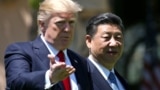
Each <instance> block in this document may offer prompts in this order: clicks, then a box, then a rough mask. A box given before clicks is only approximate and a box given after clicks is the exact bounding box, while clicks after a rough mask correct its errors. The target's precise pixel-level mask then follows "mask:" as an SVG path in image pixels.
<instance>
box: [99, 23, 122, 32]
mask: <svg viewBox="0 0 160 90" xmlns="http://www.w3.org/2000/svg"><path fill="white" fill-rule="evenodd" d="M97 32H112V33H121V34H122V31H121V30H120V28H119V27H118V26H117V25H113V24H101V25H98V26H97Z"/></svg>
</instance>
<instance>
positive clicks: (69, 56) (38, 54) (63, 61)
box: [5, 0, 91, 90]
mask: <svg viewBox="0 0 160 90" xmlns="http://www.w3.org/2000/svg"><path fill="white" fill-rule="evenodd" d="M81 10H82V8H81V6H80V5H79V4H78V3H76V2H74V1H72V0H44V1H43V2H42V3H41V4H40V7H39V12H38V17H37V23H38V29H39V30H38V31H39V33H40V35H39V36H38V37H37V38H36V39H35V40H34V41H29V42H17V43H13V44H11V45H9V46H8V47H7V49H6V52H5V69H6V79H7V89H8V90H91V89H90V80H89V78H88V72H87V64H86V60H85V59H84V58H82V57H81V56H79V55H78V54H76V53H75V52H73V51H72V50H70V49H68V47H69V45H70V44H71V41H72V38H73V34H74V31H75V30H74V27H75V21H76V16H77V13H78V12H80V11H81Z"/></svg>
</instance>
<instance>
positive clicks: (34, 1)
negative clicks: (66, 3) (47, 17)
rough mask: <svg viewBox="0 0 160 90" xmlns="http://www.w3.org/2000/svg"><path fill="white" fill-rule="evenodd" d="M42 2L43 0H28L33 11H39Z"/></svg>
mask: <svg viewBox="0 0 160 90" xmlns="http://www.w3.org/2000/svg"><path fill="white" fill-rule="evenodd" d="M41 1H42V0H28V2H29V5H30V6H31V7H32V8H33V9H38V7H39V3H40V2H41Z"/></svg>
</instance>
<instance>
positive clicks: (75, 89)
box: [41, 35, 78, 90]
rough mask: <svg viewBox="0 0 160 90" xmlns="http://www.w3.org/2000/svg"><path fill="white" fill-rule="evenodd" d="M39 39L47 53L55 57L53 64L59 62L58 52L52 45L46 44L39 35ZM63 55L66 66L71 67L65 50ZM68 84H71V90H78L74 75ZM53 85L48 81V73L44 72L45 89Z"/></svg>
mask: <svg viewBox="0 0 160 90" xmlns="http://www.w3.org/2000/svg"><path fill="white" fill-rule="evenodd" d="M41 39H42V41H43V42H44V44H45V46H46V47H47V49H48V50H49V52H50V53H51V55H53V57H55V62H59V58H58V57H57V56H56V55H57V54H58V52H59V51H58V50H56V49H55V48H54V47H53V46H52V45H50V44H49V43H47V42H46V41H45V39H44V37H43V35H41ZM63 52H64V55H65V63H66V64H67V65H71V62H70V60H69V57H68V55H67V50H64V51H63ZM69 77H70V82H71V88H72V90H78V86H77V80H76V77H75V74H74V73H73V74H71V75H70V76H69ZM52 86H53V85H52V84H51V82H50V80H49V73H48V71H47V72H46V75H45V89H49V88H51V87H52Z"/></svg>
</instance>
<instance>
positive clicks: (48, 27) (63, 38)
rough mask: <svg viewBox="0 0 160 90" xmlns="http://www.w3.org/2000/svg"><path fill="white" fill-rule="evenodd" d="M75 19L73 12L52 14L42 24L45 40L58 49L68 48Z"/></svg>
mask: <svg viewBox="0 0 160 90" xmlns="http://www.w3.org/2000/svg"><path fill="white" fill-rule="evenodd" d="M75 19H76V18H75V14H73V13H57V14H53V16H52V17H51V18H49V20H48V21H47V22H45V24H44V31H43V35H44V38H45V40H46V41H47V42H49V43H50V44H52V45H53V46H54V47H55V48H56V49H58V50H63V49H66V48H68V47H69V45H70V43H71V41H72V38H73V31H74V24H75Z"/></svg>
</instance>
